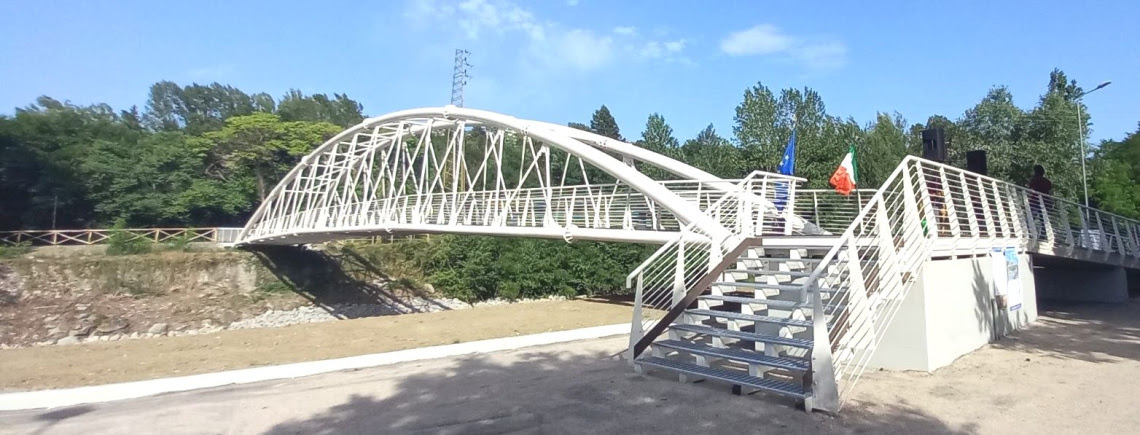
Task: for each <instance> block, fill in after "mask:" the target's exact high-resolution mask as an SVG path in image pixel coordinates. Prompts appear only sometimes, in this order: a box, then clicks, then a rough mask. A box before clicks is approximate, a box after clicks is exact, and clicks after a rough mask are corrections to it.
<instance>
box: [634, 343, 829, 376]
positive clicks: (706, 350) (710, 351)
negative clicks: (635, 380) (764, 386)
mask: <svg viewBox="0 0 1140 435" xmlns="http://www.w3.org/2000/svg"><path fill="white" fill-rule="evenodd" d="M653 345H654V346H661V347H665V348H669V349H673V350H680V351H685V352H688V353H693V354H697V355H705V356H712V357H717V358H727V359H730V360H733V361H739V362H743V363H749V364H759V365H762V366H768V367H775V368H778V369H787V370H798V371H808V370H810V369H811V363H810V362H808V361H804V360H801V359H795V358H780V357H774V356H767V355H764V354H762V353H759V352H756V351H751V350H745V349H733V348H723V347H712V346H709V345H705V344H701V343H692V342H688V341H681V340H664V341H655V342H653Z"/></svg>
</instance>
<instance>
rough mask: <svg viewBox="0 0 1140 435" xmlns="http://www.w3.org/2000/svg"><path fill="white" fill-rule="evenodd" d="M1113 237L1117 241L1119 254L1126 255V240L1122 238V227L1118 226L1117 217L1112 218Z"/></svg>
mask: <svg viewBox="0 0 1140 435" xmlns="http://www.w3.org/2000/svg"><path fill="white" fill-rule="evenodd" d="M1112 237H1113V239H1115V240H1116V246H1117V252H1120V255H1124V238H1123V237H1120V226H1119V225H1117V224H1116V216H1112Z"/></svg>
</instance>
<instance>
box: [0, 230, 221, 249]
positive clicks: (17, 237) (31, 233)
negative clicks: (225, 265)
mask: <svg viewBox="0 0 1140 435" xmlns="http://www.w3.org/2000/svg"><path fill="white" fill-rule="evenodd" d="M116 231H122V232H123V233H126V234H129V235H131V236H132V238H135V239H144V240H148V241H151V242H154V243H163V242H168V241H172V240H176V239H178V240H180V241H186V242H209V243H233V242H234V241H236V240H237V236H238V233H240V232H241V228H224V227H218V228H127V229H121V230H117V229H83V230H22V231H0V244H7V245H18V244H23V243H27V244H31V245H36V246H47V245H98V244H102V243H107V241H108V240H109V239H110V238H111V236H112V235H113V234H114V233H115V232H116Z"/></svg>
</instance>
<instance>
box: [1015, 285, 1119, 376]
mask: <svg viewBox="0 0 1140 435" xmlns="http://www.w3.org/2000/svg"><path fill="white" fill-rule="evenodd" d="M1040 304H1041V305H1040V308H1039V310H1040V317H1039V318H1038V320H1037V323H1035V324H1034V325H1033V326H1032V327H1030V328H1028V329H1026V330H1023V331H1021V332H1019V333H1018V334H1016V335H1014V336H1012V337H1010V338H1007V339H1003V340H999V341H997V342H995V343H993V346H994V347H996V348H999V349H1011V350H1017V351H1023V352H1030V353H1038V354H1042V355H1043V356H1051V357H1055V358H1072V359H1078V360H1082V361H1088V362H1094V363H1104V362H1114V361H1115V359H1114V358H1124V359H1131V360H1140V301H1138V300H1132V301H1130V302H1128V303H1126V304H1094V303H1060V302H1050V301H1041V302H1040Z"/></svg>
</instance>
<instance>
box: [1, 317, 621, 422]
mask: <svg viewBox="0 0 1140 435" xmlns="http://www.w3.org/2000/svg"><path fill="white" fill-rule="evenodd" d="M628 333H629V324H628V323H622V324H617V325H605V326H594V327H590V328H582V329H572V330H569V331H557V332H544V333H541V334H532V335H523V336H518V337H504V338H493V339H490V340H480V341H472V342H467V343H458V344H448V345H443V346H432V347H423V348H419V349H407V350H398V351H394V352H386V353H376V354H371V355H360V356H353V357H347V358H337V359H329V360H323V361H310V362H302V363H294V364H284V365H278V366H268V367H256V368H251V369H242V370H231V371H225V372H217V373H205V374H200V375H191V376H179V377H176V378H162V379H153V380H148V381H136V382H124V383H119V384H107V385H96V386H90V387H79V388H64V389H58V390H42V391H27V392H20V393H7V394H0V411H15V410H23V409H40V408H58V407H63V406H72V405H80V404H85V403H100V402H110V401H115V400H125V399H134V398H138V397H145V396H153V395H155V394H163V393H173V392H177V391H187V390H196V389H200V388H211V387H219V386H223V385H233V384H248V383H251V382H260V381H268V380H274V379H290V378H297V377H301V376H311V375H316V374H321V373H329V372H335V371H340V370H352V369H360V368H366V367H376V366H382V365H388V364H396V363H402V362H408V361H418V360H425V359H433V358H444V357H449V356H456V355H467V354H477V353H487V352H497V351H502V350H512V349H520V348H524V347H530V346H541V345H545V344H554V343H563V342H567V341H575V340H586V339H591V338H601V337H609V336H614V335H621V334H628Z"/></svg>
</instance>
